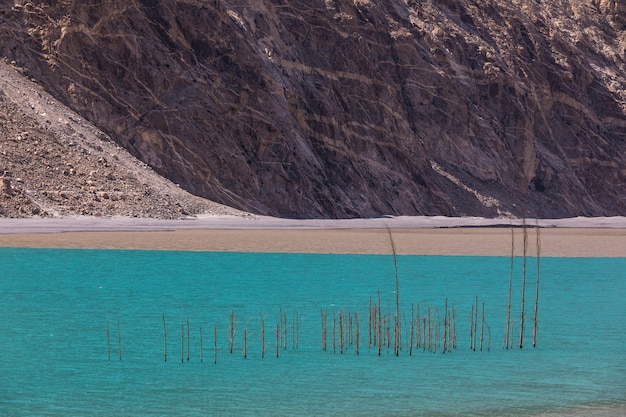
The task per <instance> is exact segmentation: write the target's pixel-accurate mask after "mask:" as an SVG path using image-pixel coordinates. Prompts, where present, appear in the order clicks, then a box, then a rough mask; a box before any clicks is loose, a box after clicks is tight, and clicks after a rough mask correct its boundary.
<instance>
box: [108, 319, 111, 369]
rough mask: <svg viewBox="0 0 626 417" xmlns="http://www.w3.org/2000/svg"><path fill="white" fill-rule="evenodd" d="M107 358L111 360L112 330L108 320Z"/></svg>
mask: <svg viewBox="0 0 626 417" xmlns="http://www.w3.org/2000/svg"><path fill="white" fill-rule="evenodd" d="M107 358H108V360H109V362H110V361H111V332H110V331H109V321H108V320H107Z"/></svg>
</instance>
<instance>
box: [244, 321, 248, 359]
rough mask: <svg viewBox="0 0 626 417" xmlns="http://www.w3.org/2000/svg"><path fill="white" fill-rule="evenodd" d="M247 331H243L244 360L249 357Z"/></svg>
mask: <svg viewBox="0 0 626 417" xmlns="http://www.w3.org/2000/svg"><path fill="white" fill-rule="evenodd" d="M246 333H247V329H245V328H244V329H243V358H244V359H246V356H247V355H248V352H247V348H248V341H247V340H246V336H247V334H246Z"/></svg>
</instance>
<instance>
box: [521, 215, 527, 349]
mask: <svg viewBox="0 0 626 417" xmlns="http://www.w3.org/2000/svg"><path fill="white" fill-rule="evenodd" d="M522 228H523V232H524V247H523V250H524V253H523V257H522V309H521V314H520V322H519V348H520V349H521V348H522V347H523V346H524V322H525V320H526V315H525V311H524V301H525V300H524V296H525V293H526V253H527V251H528V230H527V229H526V214H525V212H524V210H522Z"/></svg>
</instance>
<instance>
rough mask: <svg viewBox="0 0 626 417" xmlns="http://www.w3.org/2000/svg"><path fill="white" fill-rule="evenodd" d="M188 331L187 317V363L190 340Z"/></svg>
mask: <svg viewBox="0 0 626 417" xmlns="http://www.w3.org/2000/svg"><path fill="white" fill-rule="evenodd" d="M189 334H190V331H189V317H187V362H189V350H190V349H189V339H191V338H190V337H189Z"/></svg>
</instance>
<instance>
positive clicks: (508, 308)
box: [504, 228, 515, 349]
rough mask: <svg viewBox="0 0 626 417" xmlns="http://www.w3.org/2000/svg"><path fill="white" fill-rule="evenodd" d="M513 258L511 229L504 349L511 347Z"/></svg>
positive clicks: (513, 245)
mask: <svg viewBox="0 0 626 417" xmlns="http://www.w3.org/2000/svg"><path fill="white" fill-rule="evenodd" d="M514 258H515V232H514V231H513V228H511V268H510V272H509V295H508V297H507V303H506V322H505V323H504V348H505V349H508V348H509V346H510V345H511V339H510V338H511V302H512V297H513V266H514V265H513V262H514V261H513V259H514Z"/></svg>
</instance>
